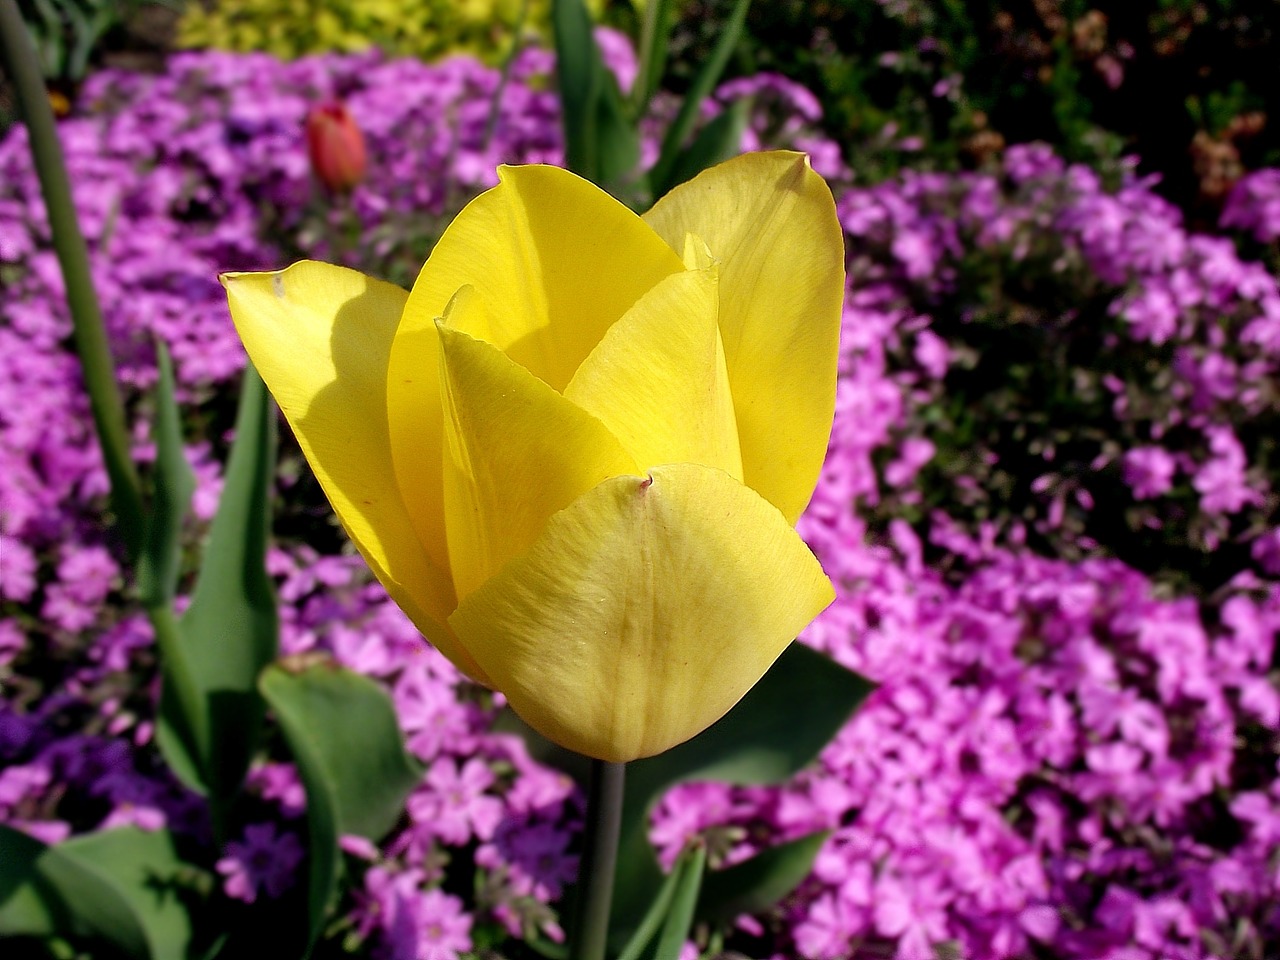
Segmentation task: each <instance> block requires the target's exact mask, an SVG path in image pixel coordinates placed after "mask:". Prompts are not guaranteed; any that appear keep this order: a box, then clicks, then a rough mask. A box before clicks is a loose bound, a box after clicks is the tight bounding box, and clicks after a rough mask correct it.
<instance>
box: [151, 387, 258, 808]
mask: <svg viewBox="0 0 1280 960" xmlns="http://www.w3.org/2000/svg"><path fill="white" fill-rule="evenodd" d="M274 459H275V418H274V416H272V407H271V403H270V400H269V398H268V396H267V392H266V388H265V387H264V386H263V383H262V379H261V378H260V377H259V376H258V374H257V371H255V370H254V369H253V367H252V366H246V368H245V373H244V382H243V387H242V393H241V397H240V409H239V411H238V413H237V416H236V438H235V442H234V443H233V445H232V449H231V456H230V458H229V460H228V462H227V473H226V479H225V482H224V485H223V489H222V499H221V501H220V502H219V504H218V513H217V515H216V516H215V517H214V521H213V526H212V528H211V530H210V533H209V542H208V545H207V546H206V548H205V551H204V558H203V564H202V566H201V569H200V574H199V577H198V578H197V580H196V587H195V592H194V595H193V596H192V599H191V605H190V606H189V607H188V608H187V611H186V613H185V614H184V615H183V617H182V619H181V621H180V622H179V623H178V625H177V630H178V645H179V646H180V648H181V650H182V657H183V660H184V662H185V664H186V665H187V668H188V670H189V671H190V675H191V676H192V677H194V678H195V682H196V683H197V684H198V685H199V690H200V711H201V715H200V716H198V717H194V718H192V717H185V716H179V715H178V713H176V711H181V710H182V706H183V705H182V703H181V702H180V699H179V698H178V697H177V696H169V695H168V693H169V691H168V690H166V691H165V696H163V697H162V698H161V704H160V724H159V728H158V732H159V735H160V744H161V747H162V749H164V751H165V755H166V758H167V759H169V761H170V763H171V765H172V766H173V767H174V769H175V771H177V772H178V773H179V774H180V775H182V774H183V773H184V772H185V773H186V774H187V775H188V776H190V775H192V773H193V772H194V773H198V779H199V785H200V786H202V787H203V788H204V789H206V790H207V791H208V793H209V794H210V797H211V800H212V802H213V803H214V817H215V826H216V825H217V823H218V822H219V819H220V814H221V813H224V812H225V806H226V804H227V803H229V801H230V798H231V797H232V796H234V794H235V793H236V791H237V790H238V789H239V786H240V783H241V782H242V780H243V779H244V774H245V771H246V770H247V769H248V766H249V760H250V759H251V757H252V755H253V752H254V750H255V749H256V747H257V743H258V739H259V737H260V735H261V728H262V720H263V715H264V712H265V707H264V705H263V702H262V698H261V696H260V695H259V693H258V689H257V678H258V674H259V673H261V671H262V669H263V667H265V666H266V665H267V664H268V663H270V662H271V661H272V660H273V659H274V658H275V655H276V650H277V647H278V634H279V619H278V614H277V611H276V603H275V597H274V595H273V592H272V589H271V581H270V579H269V577H268V576H267V571H266V565H265V564H266V548H267V529H268V524H269V521H270V490H271V476H272V472H273V469H274ZM184 726H185V727H187V728H189V729H191V730H193V731H195V732H196V735H197V736H198V737H199V739H198V742H197V743H196V745H195V746H196V753H195V755H194V756H190V755H187V752H186V750H185V749H184V746H183V741H182V738H181V737H180V736H179V735H178V732H179V731H180V730H182V729H183V727H184Z"/></svg>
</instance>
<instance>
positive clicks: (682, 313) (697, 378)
mask: <svg viewBox="0 0 1280 960" xmlns="http://www.w3.org/2000/svg"><path fill="white" fill-rule="evenodd" d="M716 288H717V280H716V272H715V268H714V267H712V268H710V269H706V270H687V271H685V272H683V273H674V274H672V275H671V276H669V277H667V278H666V279H665V280H662V281H660V282H659V283H658V284H657V285H656V286H655V287H654V288H653V289H652V290H650V291H649V292H648V293H646V294H645V295H644V296H643V297H641V298H640V300H639V301H637V303H636V305H635V306H634V307H632V308H631V309H630V310H628V311H627V312H626V313H625V314H624V315H623V316H622V319H620V320H619V321H618V322H617V323H615V324H614V325H613V326H612V327H610V328H609V332H608V333H606V334H605V336H604V339H603V340H601V341H600V343H599V344H597V345H596V348H595V349H594V350H593V351H591V354H590V355H589V356H588V357H587V359H586V360H584V361H583V362H582V366H581V367H579V368H578V372H577V373H575V374H574V376H573V379H572V380H571V381H570V382H569V385H568V386H567V387H566V388H565V391H564V395H565V397H566V398H568V399H570V400H572V401H573V402H574V403H576V404H578V406H580V407H582V409H584V410H586V411H587V412H588V413H591V414H594V415H595V416H596V417H599V418H600V420H602V421H603V422H604V424H605V426H607V427H608V428H609V430H610V431H611V432H612V433H613V435H614V436H615V437H617V438H618V440H619V441H621V443H622V445H623V447H625V448H626V450H627V452H628V453H630V454H631V456H632V457H633V458H634V459H635V461H636V463H637V464H638V465H639V466H640V467H641V468H644V467H648V466H652V465H653V464H656V463H686V462H687V463H701V464H704V465H706V466H709V467H719V468H720V469H721V470H724V471H725V472H726V473H728V474H730V475H731V476H733V477H734V478H735V479H737V480H741V479H742V455H741V453H739V451H738V428H737V423H736V421H735V420H734V415H733V397H732V395H731V394H730V392H729V376H728V372H727V371H726V369H725V361H724V346H723V344H721V342H720V331H719V327H718V326H717V318H718V313H719V297H718V295H717V292H716Z"/></svg>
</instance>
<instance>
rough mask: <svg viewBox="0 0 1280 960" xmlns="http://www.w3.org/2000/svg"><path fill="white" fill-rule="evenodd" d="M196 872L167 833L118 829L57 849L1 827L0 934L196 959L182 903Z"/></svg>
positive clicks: (163, 958)
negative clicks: (93, 943)
mask: <svg viewBox="0 0 1280 960" xmlns="http://www.w3.org/2000/svg"><path fill="white" fill-rule="evenodd" d="M202 876H205V875H202V874H200V872H199V871H197V870H196V868H195V867H193V866H191V865H190V864H188V863H185V862H184V861H183V860H181V859H180V858H179V856H178V854H177V851H176V849H175V848H174V843H173V837H172V836H170V835H169V834H168V833H167V832H164V831H157V832H148V831H144V830H139V829H137V828H136V827H121V828H119V829H116V830H105V831H102V832H101V833H92V834H86V835H84V836H79V837H73V838H72V839H70V840H67V841H66V842H64V843H60V844H58V845H56V846H46V845H45V844H43V843H41V842H40V841H38V840H35V839H33V838H31V837H28V836H26V835H25V834H22V833H19V832H18V831H16V830H12V829H10V828H8V827H5V826H3V825H0V936H24V935H25V936H52V935H56V936H64V937H68V938H85V939H89V940H93V941H96V942H99V943H102V944H105V945H109V946H110V947H111V948H114V950H116V951H118V952H119V953H120V954H122V955H124V956H127V957H130V958H135V960H140V958H150V960H184V958H187V957H191V956H195V955H197V954H196V951H195V948H194V944H193V927H192V921H191V915H190V913H189V912H188V909H187V906H186V904H185V903H184V900H185V899H187V898H188V897H190V896H191V895H192V894H193V893H194V886H195V884H196V881H197V880H198V879H199V878H201V877H202Z"/></svg>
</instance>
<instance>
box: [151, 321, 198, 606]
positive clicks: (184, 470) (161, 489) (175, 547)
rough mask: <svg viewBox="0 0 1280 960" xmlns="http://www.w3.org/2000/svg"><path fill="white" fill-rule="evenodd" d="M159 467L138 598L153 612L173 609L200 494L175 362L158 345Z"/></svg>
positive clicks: (157, 436)
mask: <svg viewBox="0 0 1280 960" xmlns="http://www.w3.org/2000/svg"><path fill="white" fill-rule="evenodd" d="M156 367H157V368H158V370H159V374H160V379H159V381H158V382H157V383H156V392H155V398H156V422H155V428H154V430H153V435H154V438H155V442H156V463H155V469H154V471H153V472H152V481H151V482H152V493H151V503H150V504H149V508H150V509H149V511H148V513H147V517H146V520H145V526H144V529H143V535H142V551H141V553H140V554H139V555H138V592H139V594H140V595H141V598H142V602H143V603H144V604H145V605H146V606H148V607H158V606H161V605H165V606H167V605H169V604H171V603H172V602H173V596H174V593H175V591H176V589H177V584H178V568H179V563H180V561H181V559H182V554H181V540H182V521H183V519H184V518H185V517H186V514H187V507H188V506H189V505H190V503H191V494H192V493H194V492H195V488H196V477H195V474H194V473H193V472H192V470H191V466H190V465H189V464H188V463H187V458H186V455H185V454H184V453H183V449H182V415H181V413H180V412H179V410H178V404H177V401H176V400H175V399H174V396H173V392H174V384H173V361H172V360H171V359H170V358H169V350H168V348H167V347H166V346H165V345H164V343H162V342H159V341H157V343H156Z"/></svg>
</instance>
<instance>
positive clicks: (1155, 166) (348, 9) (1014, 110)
mask: <svg viewBox="0 0 1280 960" xmlns="http://www.w3.org/2000/svg"><path fill="white" fill-rule="evenodd" d="M19 6H20V7H21V9H22V11H23V14H24V16H25V18H26V19H27V21H28V24H29V25H30V27H31V29H32V31H33V33H34V35H35V37H36V40H37V44H38V47H39V49H40V52H41V56H42V60H43V62H44V67H45V71H46V75H47V76H48V77H49V78H50V80H51V86H52V87H53V89H55V90H56V91H58V92H59V94H61V95H68V96H69V95H70V93H71V92H72V90H73V89H74V87H75V85H76V84H77V83H78V82H79V81H80V79H82V78H83V76H84V73H85V70H86V69H87V68H88V66H89V65H90V64H91V63H94V62H95V61H99V60H101V59H102V51H103V50H104V49H109V50H111V51H113V56H114V57H115V58H116V59H119V54H120V52H121V51H125V52H126V53H128V52H129V51H134V52H137V51H139V50H141V51H143V52H145V51H148V50H154V49H155V48H157V47H161V46H165V45H176V46H177V47H180V48H214V49H224V50H233V51H241V52H246V51H255V50H256V51H265V52H268V53H271V54H273V55H275V56H278V57H281V58H285V59H289V58H295V57H300V56H305V55H307V54H313V53H320V52H326V51H347V52H351V51H358V50H363V49H368V48H370V47H377V48H379V49H381V50H382V51H383V52H384V53H387V54H389V55H393V56H399V55H403V56H413V57H417V58H419V59H424V60H428V61H430V60H437V59H440V58H443V57H447V56H450V55H453V54H470V55H474V56H477V57H479V58H480V59H482V60H484V61H486V62H489V63H497V62H499V61H501V59H502V58H503V57H504V56H505V55H506V54H507V53H508V52H509V51H510V50H511V49H512V47H513V44H514V43H515V41H516V40H517V38H519V40H520V41H521V42H544V43H545V42H546V41H547V38H548V33H547V30H548V17H549V13H550V2H549V0H463V2H457V0H331V2H325V3H316V2H314V0H186V2H185V3H184V2H182V0H20V4H19ZM588 6H589V8H590V10H591V13H592V15H593V16H595V17H596V18H597V19H598V20H599V21H600V22H602V23H605V24H608V25H611V26H615V27H618V28H619V29H622V30H623V31H624V32H626V33H629V34H630V35H631V36H633V37H635V36H637V35H638V34H639V31H640V23H641V20H642V18H643V9H644V0H591V2H590V3H589V4H588ZM731 7H732V4H731V2H729V0H683V2H682V3H680V4H678V10H677V17H676V29H675V32H674V35H673V36H672V38H671V44H670V63H669V69H668V78H667V81H668V86H670V87H671V88H672V89H674V90H675V91H676V92H680V91H681V90H682V89H684V88H687V86H688V84H689V83H690V82H691V81H692V78H693V76H694V75H695V74H696V71H697V68H698V66H699V65H700V64H701V63H703V62H705V60H706V58H707V57H708V56H709V55H710V52H711V50H712V48H713V46H714V43H715V41H716V39H717V37H718V36H719V35H720V33H721V32H722V30H723V28H724V24H725V22H726V20H727V18H728V16H729V11H730V9H731ZM1278 57H1280V4H1277V3H1275V2H1274V0H1015V2H997V0H944V2H938V3H935V2H924V0H874V2H870V0H816V2H809V0H771V2H768V3H756V4H753V5H752V7H751V10H750V15H749V18H748V22H747V32H746V37H745V40H744V42H743V43H742V44H741V45H740V47H739V50H738V52H737V54H736V56H735V58H734V62H733V63H732V64H731V66H730V75H731V76H732V75H741V76H751V75H754V74H756V73H757V72H760V71H772V72H777V73H780V74H782V75H784V76H786V77H788V78H789V79H791V80H794V81H796V82H798V83H800V84H801V85H803V86H805V87H807V88H808V89H810V90H812V91H814V93H815V94H816V95H817V96H818V97H819V98H820V100H821V104H822V108H823V113H824V125H825V128H826V132H827V133H828V134H829V135H830V136H831V137H832V138H833V139H835V140H836V141H837V142H838V143H839V144H840V145H841V148H842V149H843V151H844V154H845V159H846V161H848V163H849V164H850V166H851V167H852V169H853V170H854V172H855V177H856V179H857V180H859V181H861V182H877V181H879V180H882V179H884V178H885V177H887V176H892V175H893V174H895V173H896V172H898V171H899V170H901V169H904V168H907V167H910V168H912V169H939V170H954V169H969V168H976V167H982V166H983V165H985V164H990V163H991V162H993V161H994V160H995V159H996V158H997V157H998V156H999V154H1000V153H1001V151H1002V150H1003V148H1004V146H1005V145H1006V144H1011V143H1023V142H1028V141H1032V140H1045V141H1047V142H1049V143H1053V144H1055V146H1056V148H1057V150H1058V151H1059V153H1060V154H1061V155H1063V156H1064V157H1066V158H1067V159H1069V160H1075V161H1083V162H1090V163H1097V162H1099V161H1103V162H1105V161H1107V160H1110V159H1114V158H1116V157H1118V156H1120V155H1122V154H1133V155H1136V156H1138V157H1139V158H1140V159H1141V168H1140V169H1141V172H1143V173H1153V174H1158V175H1159V176H1160V178H1161V179H1160V185H1159V186H1158V188H1157V189H1158V190H1159V191H1160V192H1161V193H1162V194H1163V195H1164V196H1166V197H1167V198H1168V199H1170V200H1172V201H1174V202H1175V203H1176V204H1178V205H1179V206H1180V207H1182V208H1183V209H1184V210H1185V211H1187V212H1188V213H1190V214H1191V215H1192V217H1193V220H1195V221H1197V222H1201V223H1207V222H1209V221H1210V220H1213V219H1215V218H1216V213H1217V211H1218V209H1219V208H1220V206H1221V203H1222V200H1223V199H1224V197H1225V196H1226V194H1227V193H1228V192H1229V191H1230V188H1231V186H1232V185H1233V184H1234V183H1235V182H1236V180H1238V179H1239V177H1240V176H1241V175H1242V174H1243V173H1245V172H1246V171H1249V170H1254V169H1257V168H1259V167H1262V166H1267V165H1274V164H1275V163H1277V162H1280V123H1277V121H1276V120H1275V119H1274V118H1275V117H1276V116H1277V113H1278V111H1280V84H1277V83H1276V82H1275V67H1274V65H1275V63H1276V62H1277V58H1278Z"/></svg>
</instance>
